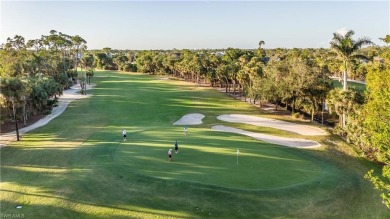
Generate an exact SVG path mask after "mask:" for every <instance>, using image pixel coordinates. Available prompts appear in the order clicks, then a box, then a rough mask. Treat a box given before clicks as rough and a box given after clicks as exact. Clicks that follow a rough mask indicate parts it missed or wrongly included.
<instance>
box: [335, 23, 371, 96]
mask: <svg viewBox="0 0 390 219" xmlns="http://www.w3.org/2000/svg"><path fill="white" fill-rule="evenodd" d="M354 34H355V32H354V31H353V30H350V31H348V32H347V33H346V34H345V35H344V36H343V35H341V34H338V33H333V40H332V41H331V42H330V45H331V48H332V49H333V50H334V51H335V52H336V53H337V54H338V56H339V57H340V59H341V60H342V61H343V67H344V73H343V78H344V80H343V90H347V65H348V63H349V62H351V60H353V59H357V58H364V59H367V57H365V56H363V55H361V54H358V51H359V50H360V48H361V47H362V46H365V45H371V44H373V43H372V42H371V41H370V40H369V39H368V38H366V37H364V38H360V39H358V40H356V41H355V40H353V39H352V35H354Z"/></svg>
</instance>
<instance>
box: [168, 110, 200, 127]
mask: <svg viewBox="0 0 390 219" xmlns="http://www.w3.org/2000/svg"><path fill="white" fill-rule="evenodd" d="M203 118H204V115H203V114H200V113H191V114H187V115H185V116H183V117H181V118H180V119H179V120H177V121H176V122H175V123H173V125H199V124H202V123H203V122H202V119H203Z"/></svg>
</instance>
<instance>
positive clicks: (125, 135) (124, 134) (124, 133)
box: [122, 129, 127, 141]
mask: <svg viewBox="0 0 390 219" xmlns="http://www.w3.org/2000/svg"><path fill="white" fill-rule="evenodd" d="M122 135H123V141H126V140H127V133H126V129H123V132H122Z"/></svg>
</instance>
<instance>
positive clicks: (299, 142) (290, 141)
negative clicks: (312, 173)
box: [211, 125, 321, 148]
mask: <svg viewBox="0 0 390 219" xmlns="http://www.w3.org/2000/svg"><path fill="white" fill-rule="evenodd" d="M211 129H213V130H216V131H222V132H231V133H238V134H242V135H246V136H250V137H252V138H255V139H258V140H260V141H265V142H268V143H271V144H277V145H282V146H287V147H294V148H318V147H321V144H319V143H318V142H316V141H311V140H305V139H299V138H284V137H279V136H274V135H267V134H261V133H255V132H249V131H245V130H242V129H237V128H233V127H229V126H224V125H215V126H212V127H211Z"/></svg>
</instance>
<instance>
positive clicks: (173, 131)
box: [0, 71, 390, 218]
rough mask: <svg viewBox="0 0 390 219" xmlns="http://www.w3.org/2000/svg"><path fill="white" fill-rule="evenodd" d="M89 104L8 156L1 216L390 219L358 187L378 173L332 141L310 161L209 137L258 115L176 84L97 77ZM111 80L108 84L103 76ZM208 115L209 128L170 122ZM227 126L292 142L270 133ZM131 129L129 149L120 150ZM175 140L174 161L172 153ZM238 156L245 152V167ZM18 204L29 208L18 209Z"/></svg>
mask: <svg viewBox="0 0 390 219" xmlns="http://www.w3.org/2000/svg"><path fill="white" fill-rule="evenodd" d="M96 76H97V77H95V78H94V79H93V80H94V82H95V83H96V84H97V86H96V88H95V89H94V90H92V91H91V93H92V94H93V96H92V97H91V98H89V99H83V100H77V101H75V102H73V103H71V104H70V105H69V108H68V109H67V110H66V112H65V113H64V114H62V115H61V116H59V117H57V118H56V119H54V120H53V121H51V122H50V123H49V124H48V125H46V126H44V127H42V128H40V129H38V130H35V131H33V132H31V133H29V134H27V135H25V136H24V137H23V140H22V141H21V142H17V143H14V144H12V145H10V146H8V147H6V148H3V149H1V193H0V200H1V213H2V214H23V215H24V217H25V218H116V217H118V218H121V217H123V218H125V217H134V218H204V217H211V218H264V217H277V218H386V217H389V216H390V214H389V213H388V210H387V208H386V207H385V206H384V205H382V204H381V203H380V200H379V196H378V193H377V192H375V191H374V190H373V189H372V188H371V185H370V183H369V182H367V181H365V180H364V179H363V175H364V173H365V172H366V171H367V170H368V169H370V168H377V167H376V166H374V165H373V164H371V163H369V162H366V161H364V160H363V159H361V158H358V157H356V153H355V152H354V150H352V149H351V147H350V146H348V145H347V144H345V143H343V142H342V141H341V140H340V139H339V138H337V137H336V136H333V135H329V136H316V137H305V138H308V139H313V140H317V141H319V142H321V143H322V144H323V145H324V147H322V148H320V149H315V150H303V149H294V148H286V147H282V146H277V145H271V144H266V143H264V142H259V141H257V140H254V139H251V138H248V137H245V136H240V135H236V134H232V133H223V132H214V131H212V130H210V127H211V126H212V125H215V124H223V122H221V121H218V120H217V119H216V116H218V115H221V114H228V113H243V114H255V115H261V114H262V112H261V111H258V109H256V108H254V107H251V106H250V105H249V104H245V103H243V102H241V101H234V100H233V99H231V98H229V97H227V96H225V95H224V94H223V93H219V92H217V91H214V90H211V89H208V88H204V87H198V86H196V85H193V84H189V83H186V82H182V81H178V80H157V78H158V77H154V76H148V75H140V74H126V73H120V72H109V71H101V72H96ZM99 76H109V77H99ZM187 113H202V114H204V115H205V116H206V117H205V119H204V120H203V121H204V124H202V125H199V126H190V127H189V132H188V135H187V136H184V135H183V127H181V126H172V123H173V122H174V121H176V120H177V119H179V118H180V117H181V116H183V115H185V114H187ZM227 125H230V126H235V127H237V128H243V129H246V130H249V131H261V132H265V133H267V134H274V135H280V136H286V137H303V136H300V135H294V134H292V133H287V132H284V131H279V130H276V129H271V128H259V127H255V126H251V125H245V124H234V123H229V124H227ZM124 128H125V129H126V130H127V133H128V140H127V141H126V142H122V141H121V131H122V129H124ZM175 140H178V141H179V148H180V152H179V154H178V155H176V154H174V156H173V162H172V163H170V162H168V161H167V150H168V149H169V148H173V144H174V141H175ZM236 148H239V149H240V152H241V153H240V157H239V165H237V164H236V153H235V152H236ZM17 205H23V208H22V209H16V208H15V207H16V206H17Z"/></svg>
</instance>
